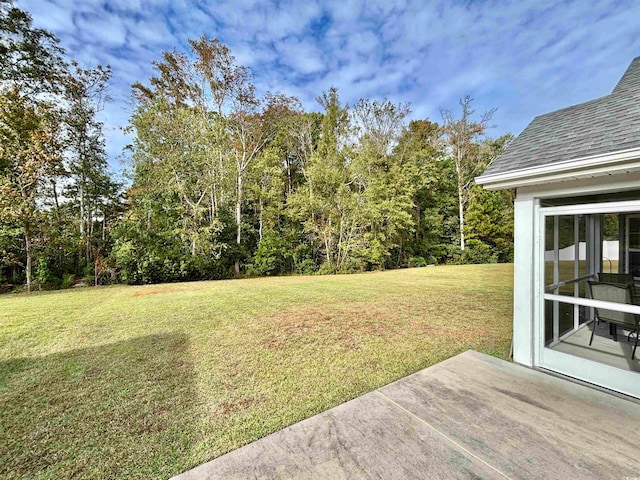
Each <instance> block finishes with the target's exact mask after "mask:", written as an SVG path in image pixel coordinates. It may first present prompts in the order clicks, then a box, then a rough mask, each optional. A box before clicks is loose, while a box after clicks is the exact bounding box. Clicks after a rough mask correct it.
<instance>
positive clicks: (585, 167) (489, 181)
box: [475, 148, 640, 190]
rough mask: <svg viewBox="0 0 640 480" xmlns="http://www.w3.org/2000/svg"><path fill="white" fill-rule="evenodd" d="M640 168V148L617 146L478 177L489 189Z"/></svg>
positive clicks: (633, 170)
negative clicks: (625, 148) (584, 155)
mask: <svg viewBox="0 0 640 480" xmlns="http://www.w3.org/2000/svg"><path fill="white" fill-rule="evenodd" d="M636 171H640V148H631V149H628V150H618V151H615V152H610V153H606V154H601V155H592V156H588V157H582V158H576V159H572V160H567V161H564V162H556V163H552V164H549V165H541V166H537V167H530V168H524V169H520V170H512V171H508V172H500V173H494V174H489V175H481V176H479V177H476V178H475V182H476V183H477V184H478V185H482V186H483V188H486V189H487V190H507V189H513V188H518V187H524V186H529V185H541V184H547V183H554V182H563V181H568V180H578V179H582V178H593V177H599V176H607V175H615V174H621V173H630V172H636Z"/></svg>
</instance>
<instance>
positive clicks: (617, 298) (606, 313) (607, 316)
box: [588, 282, 638, 326]
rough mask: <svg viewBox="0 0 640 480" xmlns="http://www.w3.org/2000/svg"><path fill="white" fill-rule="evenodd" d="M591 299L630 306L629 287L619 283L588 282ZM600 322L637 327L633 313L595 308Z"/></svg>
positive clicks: (636, 320) (636, 319)
mask: <svg viewBox="0 0 640 480" xmlns="http://www.w3.org/2000/svg"><path fill="white" fill-rule="evenodd" d="M588 283H589V290H590V291H591V298H593V299H594V300H602V301H605V302H615V303H626V304H628V305H630V304H631V286H629V285H621V284H619V283H606V282H588ZM596 315H598V318H599V319H600V320H604V321H606V322H612V323H616V324H623V325H633V326H635V325H637V324H638V316H637V315H634V314H633V313H626V312H617V311H615V310H608V309H606V308H596Z"/></svg>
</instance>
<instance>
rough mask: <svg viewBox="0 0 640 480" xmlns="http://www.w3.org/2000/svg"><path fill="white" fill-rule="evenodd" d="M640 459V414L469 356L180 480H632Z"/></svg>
mask: <svg viewBox="0 0 640 480" xmlns="http://www.w3.org/2000/svg"><path fill="white" fill-rule="evenodd" d="M638 381H640V379H639V380H638ZM639 452H640V404H638V403H636V402H633V401H629V400H625V399H622V398H618V397H616V396H613V395H609V394H607V393H603V392H601V391H598V390H595V389H592V388H588V387H585V386H582V385H578V384H575V383H573V382H570V381H567V380H564V379H560V378H557V377H553V376H551V375H547V374H545V373H542V372H538V371H534V370H530V369H527V368H524V367H521V366H518V365H515V364H512V363H508V362H505V361H502V360H498V359H496V358H493V357H489V356H486V355H482V354H479V353H476V352H471V351H470V352H466V353H463V354H461V355H458V356H457V357H454V358H451V359H449V360H447V361H445V362H442V363H440V364H438V365H434V366H433V367H430V368H427V369H425V370H422V371H420V372H418V373H416V374H414V375H410V376H408V377H406V378H403V379H401V380H399V381H397V382H395V383H392V384H390V385H387V386H385V387H382V388H380V389H378V390H375V391H374V392H371V393H369V394H366V395H363V396H361V397H359V398H356V399H354V400H352V401H350V402H347V403H345V404H343V405H340V406H338V407H335V408H333V409H331V410H328V411H326V412H324V413H321V414H319V415H316V416H315V417H312V418H309V419H307V420H304V421H302V422H300V423H297V424H295V425H292V426H291V427H288V428H285V429H283V430H281V431H279V432H276V433H274V434H272V435H269V436H267V437H265V438H263V439H260V440H258V441H256V442H254V443H251V444H249V445H247V446H245V447H243V448H240V449H238V450H235V451H232V452H230V453H228V454H226V455H224V456H222V457H219V458H217V459H215V460H212V461H211V462H208V463H206V464H204V465H201V466H199V467H196V468H194V469H193V470H190V471H188V472H185V473H183V474H182V475H179V476H177V477H175V478H176V479H180V480H188V479H241V478H242V479H246V478H273V479H276V478H277V479H284V478H298V479H300V478H316V479H360V478H362V479H365V478H366V479H372V478H385V479H387V478H398V479H406V478H426V479H437V478H442V479H449V478H522V479H525V478H527V479H532V478H567V479H569V478H580V479H589V478H593V479H596V478H597V479H601V478H612V479H620V480H622V479H624V478H625V477H640V454H639Z"/></svg>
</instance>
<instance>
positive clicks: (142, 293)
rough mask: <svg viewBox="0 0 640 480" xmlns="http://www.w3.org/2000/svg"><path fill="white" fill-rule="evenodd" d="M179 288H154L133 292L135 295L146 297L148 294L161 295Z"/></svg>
mask: <svg viewBox="0 0 640 480" xmlns="http://www.w3.org/2000/svg"><path fill="white" fill-rule="evenodd" d="M177 290H178V289H177V288H154V289H153V290H141V291H138V292H136V293H134V294H133V296H134V297H145V296H147V295H159V294H161V293H169V292H176V291H177Z"/></svg>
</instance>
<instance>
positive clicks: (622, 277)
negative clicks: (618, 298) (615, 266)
mask: <svg viewBox="0 0 640 480" xmlns="http://www.w3.org/2000/svg"><path fill="white" fill-rule="evenodd" d="M598 281H599V282H605V283H619V284H620V285H633V275H631V274H629V273H599V274H598Z"/></svg>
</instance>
